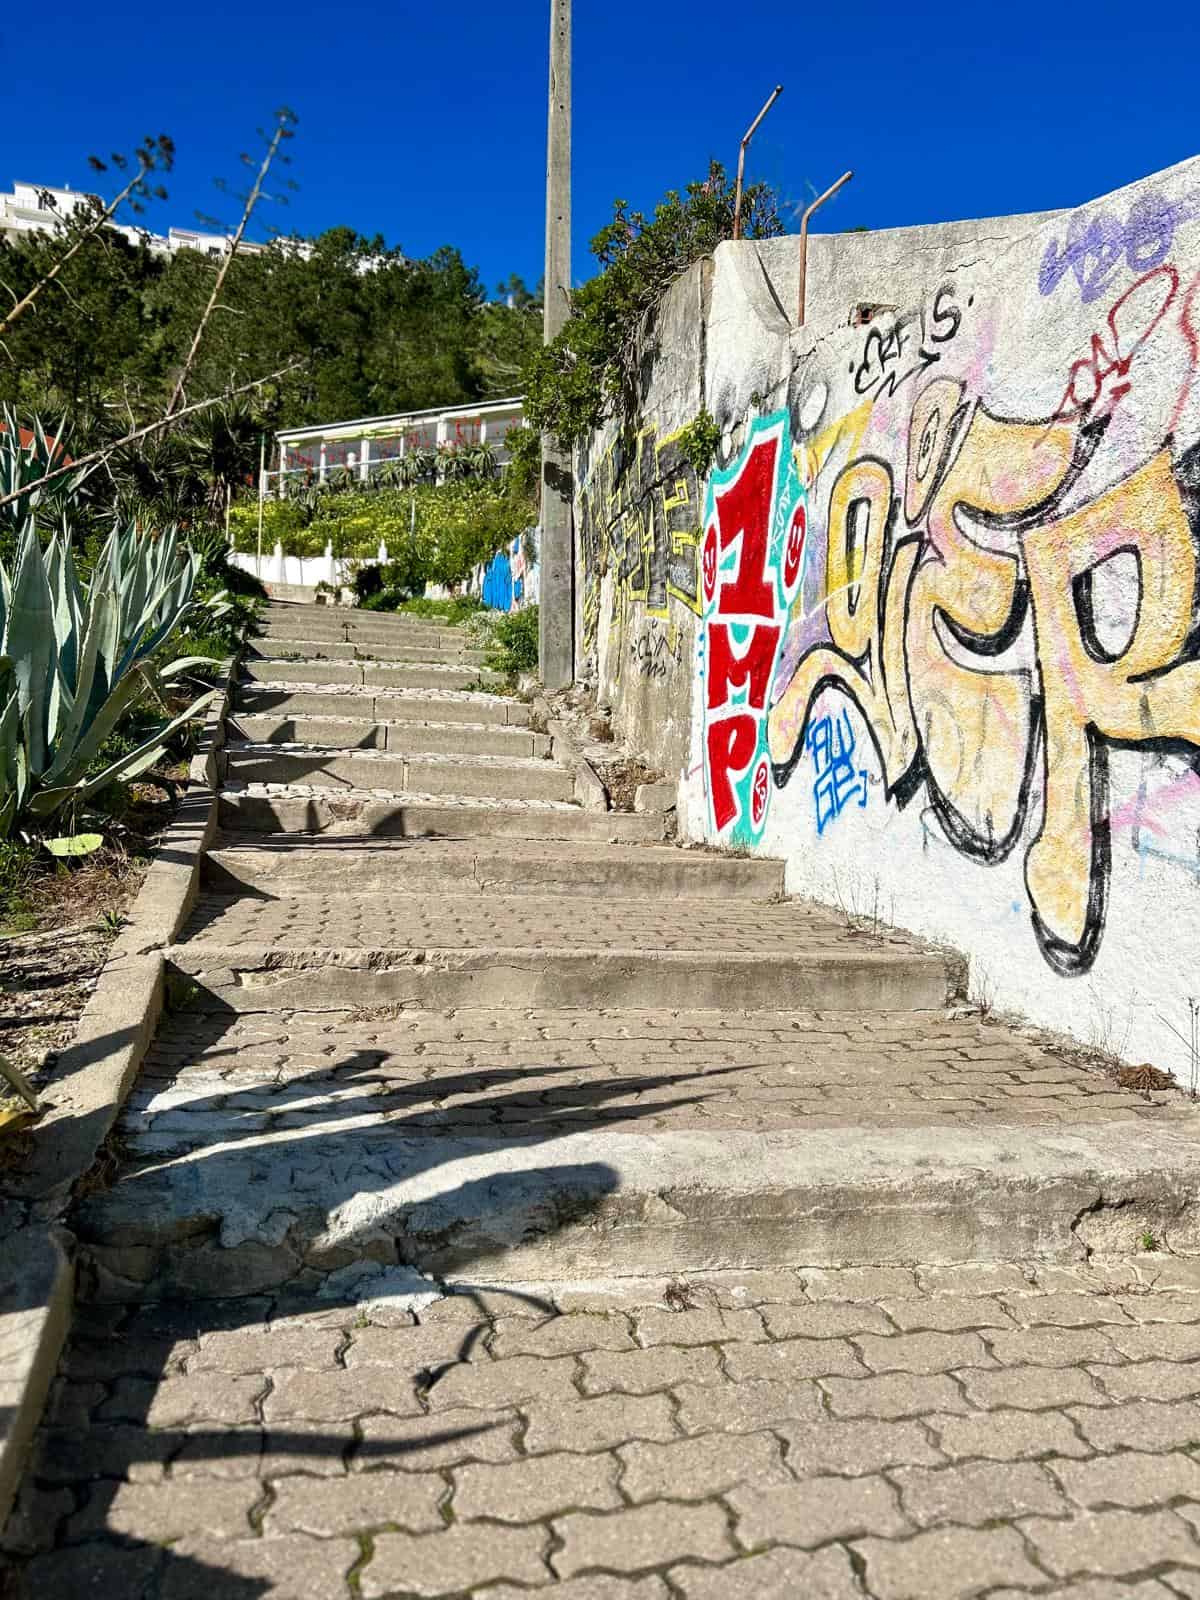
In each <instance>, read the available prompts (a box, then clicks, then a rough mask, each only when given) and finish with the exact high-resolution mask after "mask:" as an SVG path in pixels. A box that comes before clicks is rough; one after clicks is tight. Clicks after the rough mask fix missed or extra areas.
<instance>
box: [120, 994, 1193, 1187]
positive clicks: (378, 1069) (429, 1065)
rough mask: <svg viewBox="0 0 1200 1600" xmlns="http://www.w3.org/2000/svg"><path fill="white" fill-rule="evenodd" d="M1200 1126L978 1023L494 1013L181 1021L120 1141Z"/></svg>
mask: <svg viewBox="0 0 1200 1600" xmlns="http://www.w3.org/2000/svg"><path fill="white" fill-rule="evenodd" d="M1139 1116H1140V1117H1147V1118H1155V1119H1158V1120H1160V1121H1161V1120H1180V1121H1183V1122H1185V1123H1186V1124H1187V1125H1189V1126H1190V1125H1192V1123H1193V1121H1194V1111H1193V1109H1192V1107H1191V1104H1190V1102H1189V1101H1187V1100H1186V1099H1185V1097H1184V1096H1183V1095H1181V1094H1179V1093H1178V1092H1177V1091H1170V1092H1168V1093H1165V1094H1164V1093H1159V1094H1156V1095H1154V1096H1153V1097H1152V1098H1148V1097H1147V1096H1144V1095H1141V1094H1138V1093H1135V1092H1133V1091H1132V1090H1127V1089H1118V1088H1117V1087H1116V1085H1115V1084H1114V1083H1113V1081H1112V1080H1111V1079H1110V1078H1108V1077H1107V1076H1105V1075H1104V1074H1103V1073H1101V1072H1099V1071H1097V1070H1096V1069H1095V1068H1093V1067H1089V1066H1086V1065H1079V1064H1076V1063H1074V1062H1071V1061H1067V1060H1064V1059H1062V1058H1061V1057H1059V1056H1056V1055H1054V1054H1053V1053H1051V1052H1050V1051H1048V1050H1047V1049H1045V1048H1044V1047H1043V1046H1042V1045H1040V1044H1039V1043H1037V1041H1036V1039H1033V1038H1031V1039H1029V1040H1026V1039H1023V1038H1022V1037H1021V1035H1019V1034H1016V1033H1014V1032H1013V1031H1012V1030H1010V1029H1005V1028H1002V1027H1000V1026H997V1025H991V1024H989V1023H987V1022H981V1021H980V1020H979V1018H978V1017H976V1016H973V1015H969V1014H967V1015H961V1016H958V1017H952V1016H946V1017H943V1016H941V1015H935V1014H929V1016H928V1018H927V1020H925V1021H924V1022H920V1021H914V1017H913V1015H912V1013H904V1014H902V1015H897V1016H892V1015H890V1014H889V1013H886V1012H881V1013H877V1014H873V1015H872V1014H852V1013H838V1012H822V1013H815V1012H802V1011H796V1012H783V1013H770V1014H764V1013H748V1014H742V1015H739V1014H738V1013H737V1012H728V1011H679V1012H670V1011H618V1010H609V1011H595V1012H580V1011H571V1010H562V1011H555V1010H527V1011H518V1010H507V1009H506V1010H496V1009H489V1008H483V1007H478V1008H474V1007H473V1008H466V1007H464V1008H461V1009H459V1010H457V1011H451V1012H429V1011H420V1010H405V1011H401V1010H399V1008H388V1007H383V1008H379V1009H376V1010H371V1009H367V1010H365V1011H362V1012H360V1013H355V1012H349V1011H343V1012H299V1011H290V1012H282V1013H262V1012H259V1013H252V1014H248V1015H242V1016H232V1017H231V1016H230V1015H228V1014H227V1013H209V1014H205V1015H196V1014H195V1013H182V1014H177V1015H175V1016H171V1017H168V1018H167V1019H165V1021H164V1024H163V1027H162V1029H161V1030H160V1032H159V1035H158V1037H157V1039H156V1040H155V1042H154V1044H153V1045H152V1046H151V1049H150V1052H149V1055H148V1056H147V1058H146V1062H145V1065H144V1066H143V1069H142V1077H141V1080H140V1082H139V1084H138V1087H137V1089H136V1090H135V1091H134V1093H133V1094H132V1095H131V1096H130V1098H129V1100H128V1101H127V1102H126V1108H125V1114H124V1121H123V1129H124V1138H125V1140H126V1142H127V1145H128V1148H129V1149H130V1151H131V1153H135V1154H136V1153H141V1154H143V1155H154V1156H156V1157H157V1156H160V1155H162V1154H165V1153H168V1152H170V1153H179V1152H182V1151H185V1150H189V1149H195V1148H199V1147H201V1146H203V1145H204V1144H205V1143H206V1142H208V1141H210V1140H211V1139H212V1137H213V1134H214V1132H217V1131H220V1130H224V1131H225V1132H226V1133H227V1134H228V1135H229V1137H231V1138H238V1139H243V1140H244V1139H252V1138H254V1137H256V1136H263V1137H266V1136H270V1135H276V1134H282V1133H285V1132H287V1131H288V1130H294V1131H297V1132H314V1131H316V1130H319V1129H321V1128H326V1129H332V1128H336V1127H338V1126H341V1125H345V1124H347V1123H348V1122H349V1121H351V1120H353V1119H355V1118H362V1117H365V1118H368V1119H370V1120H371V1121H372V1122H379V1124H380V1125H381V1126H382V1127H386V1128H388V1129H389V1130H390V1132H391V1133H392V1134H393V1135H395V1134H399V1133H403V1134H409V1133H421V1134H427V1133H439V1132H441V1133H445V1134H446V1135H448V1136H449V1135H455V1134H462V1133H475V1134H486V1133H493V1134H494V1133H495V1132H496V1131H497V1130H499V1129H506V1130H507V1129H511V1130H512V1132H513V1133H514V1135H522V1134H525V1135H528V1134H532V1133H535V1132H544V1131H546V1130H547V1129H548V1128H552V1127H557V1128H559V1129H560V1130H561V1131H571V1130H574V1131H579V1130H581V1129H584V1128H587V1127H599V1126H604V1127H606V1128H612V1129H614V1130H619V1129H620V1128H621V1127H622V1126H625V1127H627V1128H629V1129H631V1130H632V1129H637V1130H640V1131H642V1132H656V1131H663V1132H665V1131H669V1130H672V1129H682V1128H703V1129H710V1130H716V1129H722V1128H737V1129H750V1130H762V1129H771V1128H803V1127H829V1126H840V1125H848V1126H853V1127H857V1128H863V1127H889V1126H915V1125H925V1126H927V1125H930V1124H946V1125H957V1126H971V1125H981V1124H985V1123H987V1122H989V1121H994V1122H1000V1123H1003V1124H1005V1125H1013V1126H1021V1125H1036V1126H1039V1127H1046V1126H1054V1125H1064V1124H1066V1125H1070V1126H1072V1127H1074V1126H1078V1125H1079V1124H1081V1123H1089V1122H1097V1121H1105V1120H1109V1119H1115V1118H1122V1117H1123V1118H1129V1117H1139Z"/></svg>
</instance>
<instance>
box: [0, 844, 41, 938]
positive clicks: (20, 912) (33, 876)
mask: <svg viewBox="0 0 1200 1600" xmlns="http://www.w3.org/2000/svg"><path fill="white" fill-rule="evenodd" d="M37 877H38V852H37V847H36V846H35V845H31V844H25V843H24V842H23V841H21V840H20V839H0V934H5V935H7V934H12V933H24V932H25V931H26V930H27V929H29V928H31V927H33V925H34V921H35V918H34V916H33V907H32V904H31V900H30V896H31V893H32V890H33V887H34V884H35V883H36V881H37Z"/></svg>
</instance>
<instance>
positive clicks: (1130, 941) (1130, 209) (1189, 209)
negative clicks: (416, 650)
mask: <svg viewBox="0 0 1200 1600" xmlns="http://www.w3.org/2000/svg"><path fill="white" fill-rule="evenodd" d="M797 290H798V241H797V240H796V239H795V238H786V239H780V240H772V241H768V242H764V243H761V244H755V243H745V242H743V243H737V244H734V243H727V244H724V245H722V246H720V248H719V249H718V251H717V252H716V255H715V258H714V259H713V261H711V262H708V263H704V264H702V265H701V266H698V267H696V268H694V269H693V270H692V271H691V272H690V273H689V274H688V275H687V276H686V277H685V278H684V279H681V280H680V281H679V282H678V283H677V284H676V285H675V286H674V288H673V290H672V292H671V293H670V295H668V297H667V298H666V301H665V302H664V304H663V306H662V307H661V308H660V311H659V313H658V315H657V316H656V318H655V319H654V323H653V325H652V326H651V327H650V329H649V330H648V339H647V347H646V360H645V363H644V369H643V370H644V375H645V376H644V385H643V397H642V408H641V415H640V416H639V417H638V418H637V419H636V422H635V424H634V425H633V427H632V428H630V429H629V430H628V432H626V433H624V434H622V433H621V432H620V430H618V429H617V428H616V427H615V426H612V427H609V428H607V429H606V430H605V431H604V432H603V433H602V434H600V435H599V436H597V437H596V438H595V439H593V440H592V441H591V443H590V445H589V447H588V448H587V449H586V450H585V451H583V452H581V454H580V457H579V459H578V461H577V464H576V467H577V471H576V481H577V483H578V485H579V490H578V496H577V503H576V528H577V544H578V548H579V552H580V556H579V559H580V572H579V581H578V584H577V589H578V593H579V609H580V615H579V618H578V622H579V628H578V638H579V640H580V661H579V667H580V671H581V673H582V674H583V675H584V676H586V677H591V678H592V679H593V680H594V681H595V682H596V683H597V687H598V692H599V694H600V697H601V698H602V699H603V700H606V701H608V702H610V703H611V704H612V705H613V707H614V710H615V713H616V716H617V720H618V726H619V727H620V729H621V731H622V732H623V733H624V734H625V735H626V736H627V737H628V738H629V739H630V740H631V742H632V743H633V744H634V745H636V746H638V747H640V748H641V749H642V750H643V751H644V753H645V754H646V755H647V757H648V758H649V759H650V760H651V761H652V762H654V763H655V764H656V765H660V766H663V767H665V768H666V769H667V770H668V771H669V772H671V773H672V774H674V775H676V776H677V777H678V779H679V784H680V808H679V814H680V820H681V827H682V828H683V830H684V831H685V832H687V833H688V834H690V835H691V836H693V837H696V838H706V839H709V840H713V841H718V842H723V843H728V844H731V845H739V846H746V847H749V848H750V849H752V850H754V851H755V852H761V853H763V854H767V855H778V856H782V857H783V858H784V859H785V861H786V863H787V879H788V887H789V889H790V890H791V891H792V892H794V893H802V894H809V895H813V896H816V897H817V898H820V899H823V900H826V901H828V902H831V903H835V904H841V905H844V906H845V907H846V908H847V909H848V910H850V911H854V912H857V913H860V914H866V915H878V916H879V917H881V918H883V919H885V920H888V921H893V922H895V923H898V924H900V925H902V926H905V927H908V928H911V929H913V930H915V931H917V932H919V933H921V934H925V935H927V936H931V937H934V938H937V939H943V940H946V941H948V942H950V943H952V944H954V945H956V946H957V947H958V948H959V949H961V950H963V951H965V952H966V953H967V955H968V956H969V958H970V964H971V975H972V985H973V989H974V992H975V994H976V995H977V996H978V997H979V998H982V999H986V1000H987V1001H989V1002H991V1003H993V1004H996V1005H999V1006H1007V1007H1012V1008H1014V1009H1019V1010H1020V1011H1022V1012H1024V1013H1026V1014H1027V1015H1029V1016H1031V1017H1033V1018H1034V1019H1036V1020H1038V1021H1040V1022H1042V1023H1045V1024H1047V1025H1050V1026H1053V1027H1059V1028H1063V1029H1065V1030H1066V1031H1069V1032H1071V1033H1074V1034H1075V1035H1076V1036H1078V1037H1079V1038H1081V1039H1083V1040H1084V1041H1086V1042H1087V1043H1089V1044H1094V1045H1100V1046H1106V1047H1108V1048H1110V1049H1112V1050H1114V1051H1115V1052H1116V1053H1119V1054H1122V1055H1124V1056H1125V1057H1127V1058H1131V1059H1135V1060H1139V1059H1143V1058H1144V1059H1150V1060H1153V1061H1155V1062H1157V1063H1158V1064H1159V1065H1162V1066H1166V1067H1170V1068H1173V1069H1174V1070H1175V1071H1176V1072H1177V1073H1178V1074H1179V1075H1180V1077H1181V1079H1182V1080H1183V1081H1184V1083H1185V1084H1186V1083H1187V1082H1188V1079H1189V1076H1190V1074H1191V1073H1193V1072H1194V1071H1195V1067H1196V1063H1195V1051H1194V1049H1193V1048H1192V1047H1191V1044H1190V1040H1191V1038H1192V1016H1193V999H1192V997H1193V996H1196V997H1200V977H1198V976H1197V965H1196V958H1195V954H1194V952H1195V950H1196V948H1197V945H1198V943H1200V767H1198V765H1197V756H1198V753H1200V630H1198V626H1197V617H1198V610H1197V597H1198V585H1197V552H1198V536H1200V383H1198V382H1197V372H1196V366H1197V359H1198V357H1200V160H1197V161H1191V162H1187V163H1184V164H1183V165H1181V166H1178V167H1175V168H1173V169H1171V170H1169V171H1167V172H1164V173H1160V174H1157V175H1156V176H1154V177H1152V178H1148V179H1146V180H1145V181H1143V182H1141V183H1138V184H1135V185H1132V186H1131V187H1129V188H1127V189H1124V190H1121V191H1119V192H1117V193H1115V194H1112V195H1109V196H1107V197H1105V198H1104V199H1101V200H1098V201H1095V202H1094V203H1092V204H1089V205H1086V206H1084V207H1082V208H1081V209H1079V210H1078V211H1075V212H1063V213H1053V214H1043V215H1038V216H1024V217H1003V218H996V219H990V220H985V221H978V222H970V223H955V224H947V225H944V226H937V227H928V228H909V229H895V230H888V231H886V232H880V233H870V234H852V235H833V236H822V237H815V238H813V239H812V240H811V241H810V253H809V268H808V306H807V317H806V320H805V324H804V326H802V327H801V326H798V325H797V320H798V319H797ZM703 410H707V411H708V412H710V413H711V414H712V416H713V417H714V418H715V419H716V421H717V423H718V424H719V425H720V428H721V435H722V445H721V451H720V456H719V460H718V463H717V465H716V466H715V467H714V468H713V470H712V471H711V472H710V473H709V474H708V475H707V476H706V477H705V478H704V479H702V480H701V479H698V478H697V476H696V474H695V473H694V472H692V471H691V469H690V468H688V467H687V466H686V463H684V462H683V460H682V457H681V455H680V452H679V449H678V445H677V443H676V441H677V437H678V433H679V430H680V428H682V427H683V426H685V425H686V424H687V423H689V422H690V421H692V419H693V418H694V417H695V416H697V415H698V414H699V413H700V412H701V411H703Z"/></svg>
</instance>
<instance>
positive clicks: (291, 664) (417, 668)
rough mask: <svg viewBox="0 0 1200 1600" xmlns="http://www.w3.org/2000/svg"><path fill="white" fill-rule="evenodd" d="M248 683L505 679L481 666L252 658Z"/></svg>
mask: <svg viewBox="0 0 1200 1600" xmlns="http://www.w3.org/2000/svg"><path fill="white" fill-rule="evenodd" d="M242 676H243V678H245V679H248V680H249V681H250V682H251V683H271V684H287V683H303V684H311V685H316V686H318V687H321V686H324V685H326V684H336V683H341V684H352V685H356V686H358V687H365V688H368V689H474V688H478V687H479V686H480V685H482V686H483V687H484V688H488V689H498V688H502V687H503V685H504V679H503V678H502V677H500V676H498V675H497V674H496V673H494V672H488V671H487V669H486V668H484V667H463V666H454V665H452V664H449V663H441V664H437V663H428V664H426V665H424V666H422V665H417V664H413V665H396V666H387V665H380V664H379V663H372V662H369V661H363V662H359V661H314V660H312V659H311V658H292V657H287V658H280V657H274V658H269V657H252V658H251V659H250V660H249V661H245V662H243V664H242Z"/></svg>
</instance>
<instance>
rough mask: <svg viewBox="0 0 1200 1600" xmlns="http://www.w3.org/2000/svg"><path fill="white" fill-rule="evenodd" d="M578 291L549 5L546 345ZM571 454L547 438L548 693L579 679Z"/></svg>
mask: <svg viewBox="0 0 1200 1600" xmlns="http://www.w3.org/2000/svg"><path fill="white" fill-rule="evenodd" d="M570 288H571V0H550V115H549V123H548V126H547V130H546V281H545V286H544V294H545V311H544V313H543V323H542V333H543V339H544V341H545V343H546V344H549V343H550V341H551V340H552V339H553V338H554V336H555V334H556V333H558V331H559V329H560V328H561V327H562V326H563V324H564V323H565V322H566V320H567V315H568V312H569V310H570V301H569V299H568V296H569V293H570ZM572 498H573V483H572V476H571V458H570V455H569V454H567V453H564V452H563V451H561V450H559V449H557V447H556V446H555V445H554V443H553V441H552V440H551V439H550V437H549V435H548V434H544V435H543V436H542V547H541V550H540V551H539V559H540V563H541V577H540V585H541V587H540V594H539V608H538V664H539V666H540V668H541V677H542V682H543V684H544V685H545V687H546V688H547V689H565V688H566V687H567V685H568V684H570V683H571V682H572V680H573V679H574V676H575V561H574V548H573V540H572V532H571V502H572Z"/></svg>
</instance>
